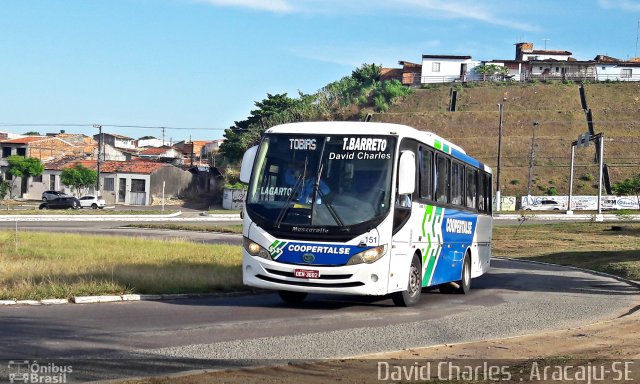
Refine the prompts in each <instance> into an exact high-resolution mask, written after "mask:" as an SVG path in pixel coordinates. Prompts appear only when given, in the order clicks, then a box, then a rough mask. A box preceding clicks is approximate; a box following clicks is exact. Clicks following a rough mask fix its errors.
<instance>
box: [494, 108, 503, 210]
mask: <svg viewBox="0 0 640 384" xmlns="http://www.w3.org/2000/svg"><path fill="white" fill-rule="evenodd" d="M503 110H504V105H503V104H502V103H500V104H498V113H499V119H498V172H497V175H496V210H497V211H498V212H500V211H501V210H502V200H501V196H500V193H501V192H500V161H501V159H502V112H503Z"/></svg>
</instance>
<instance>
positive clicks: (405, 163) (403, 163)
mask: <svg viewBox="0 0 640 384" xmlns="http://www.w3.org/2000/svg"><path fill="white" fill-rule="evenodd" d="M415 190H416V156H415V155H414V154H413V152H411V151H403V152H402V154H401V155H400V166H399V167H398V195H408V194H411V193H413V192H414V191H415Z"/></svg>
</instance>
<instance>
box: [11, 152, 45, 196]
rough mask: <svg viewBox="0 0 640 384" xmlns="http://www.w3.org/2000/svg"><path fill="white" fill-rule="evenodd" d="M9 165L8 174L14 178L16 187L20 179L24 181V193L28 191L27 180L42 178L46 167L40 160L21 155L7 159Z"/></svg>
mask: <svg viewBox="0 0 640 384" xmlns="http://www.w3.org/2000/svg"><path fill="white" fill-rule="evenodd" d="M7 163H8V164H9V169H8V172H9V174H11V176H13V183H14V184H13V185H14V186H15V183H16V180H17V179H18V177H20V178H21V180H22V186H21V187H22V188H21V191H22V193H24V192H26V191H27V179H28V178H29V176H32V177H35V176H40V175H42V173H43V172H44V166H43V165H42V163H41V162H40V159H36V158H35V157H24V156H20V155H13V156H9V157H8V158H7Z"/></svg>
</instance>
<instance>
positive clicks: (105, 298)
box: [0, 291, 267, 307]
mask: <svg viewBox="0 0 640 384" xmlns="http://www.w3.org/2000/svg"><path fill="white" fill-rule="evenodd" d="M265 292H267V291H236V292H221V293H164V294H158V295H145V294H142V295H139V294H131V293H130V294H124V295H96V296H74V297H72V298H71V300H67V299H42V300H0V307H3V306H13V305H22V306H25V305H34V306H35V305H60V304H99V303H117V302H125V301H172V300H186V299H199V298H216V297H232V296H240V295H251V294H253V295H257V294H260V293H265Z"/></svg>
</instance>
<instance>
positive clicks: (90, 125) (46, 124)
mask: <svg viewBox="0 0 640 384" xmlns="http://www.w3.org/2000/svg"><path fill="white" fill-rule="evenodd" d="M95 125H96V124H93V123H92V124H68V123H61V124H53V123H35V124H27V123H0V127H87V128H95ZM100 125H101V126H102V127H111V128H138V129H171V130H193V131H224V130H226V129H227V128H217V127H171V126H166V125H163V126H150V125H119V124H100Z"/></svg>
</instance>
